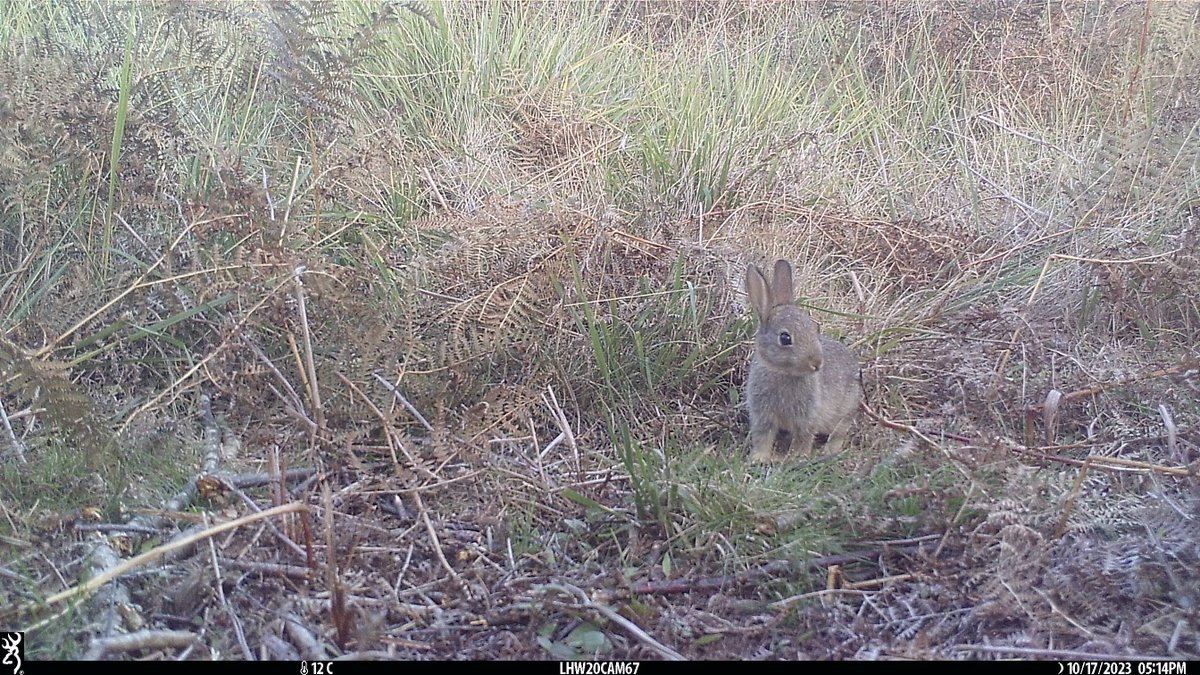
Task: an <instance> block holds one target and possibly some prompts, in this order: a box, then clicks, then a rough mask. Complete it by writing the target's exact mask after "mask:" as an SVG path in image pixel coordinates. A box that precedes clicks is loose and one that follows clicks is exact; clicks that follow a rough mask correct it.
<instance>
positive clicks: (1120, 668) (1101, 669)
mask: <svg viewBox="0 0 1200 675" xmlns="http://www.w3.org/2000/svg"><path fill="white" fill-rule="evenodd" d="M1058 673H1059V675H1187V661H1059V662H1058Z"/></svg>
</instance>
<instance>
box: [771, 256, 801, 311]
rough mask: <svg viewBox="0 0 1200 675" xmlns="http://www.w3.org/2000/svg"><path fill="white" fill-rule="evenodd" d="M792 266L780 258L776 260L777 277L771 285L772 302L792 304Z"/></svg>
mask: <svg viewBox="0 0 1200 675" xmlns="http://www.w3.org/2000/svg"><path fill="white" fill-rule="evenodd" d="M794 297H795V296H793V295H792V266H791V265H790V264H788V261H786V260H784V259H783V258H780V259H779V260H776V261H775V279H774V281H773V282H772V286H771V302H772V304H775V305H790V304H792V301H793V300H792V299H793V298H794Z"/></svg>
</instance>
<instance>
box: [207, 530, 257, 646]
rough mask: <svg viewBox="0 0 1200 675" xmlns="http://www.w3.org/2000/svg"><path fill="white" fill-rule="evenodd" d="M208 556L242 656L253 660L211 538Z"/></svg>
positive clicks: (222, 603) (219, 595) (218, 594)
mask: <svg viewBox="0 0 1200 675" xmlns="http://www.w3.org/2000/svg"><path fill="white" fill-rule="evenodd" d="M207 520H208V519H207V518H205V523H204V524H205V526H208V522H207ZM208 556H209V560H210V561H211V562H212V568H213V578H214V579H216V580H217V583H216V584H214V585H215V586H216V587H217V599H218V600H220V602H221V607H223V608H224V609H225V614H227V615H228V616H229V622H230V625H232V626H233V634H234V635H235V636H236V637H237V643H238V646H239V647H241V649H242V658H244V659H246V660H247V661H253V660H255V659H254V652H252V651H250V645H248V644H246V632H245V631H243V630H242V620H241V618H240V617H239V616H238V614H237V612H236V611H234V609H233V607H231V606H230V604H229V600H228V599H226V597H225V584H222V583H221V581H220V580H221V579H222V578H223V577H224V575H222V574H221V563H219V562H218V561H217V546H216V544H215V543H213V540H212V539H211V538H210V539H209V540H208Z"/></svg>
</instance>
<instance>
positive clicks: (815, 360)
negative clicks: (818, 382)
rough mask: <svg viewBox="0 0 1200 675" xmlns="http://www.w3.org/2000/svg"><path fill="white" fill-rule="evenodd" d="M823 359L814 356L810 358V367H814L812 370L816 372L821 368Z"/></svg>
mask: <svg viewBox="0 0 1200 675" xmlns="http://www.w3.org/2000/svg"><path fill="white" fill-rule="evenodd" d="M821 361H822V359H821V357H819V356H814V357H812V358H811V359H809V360H808V366H809V367H810V368H812V371H813V372H814V373H815V372H817V371H818V370H820V369H821Z"/></svg>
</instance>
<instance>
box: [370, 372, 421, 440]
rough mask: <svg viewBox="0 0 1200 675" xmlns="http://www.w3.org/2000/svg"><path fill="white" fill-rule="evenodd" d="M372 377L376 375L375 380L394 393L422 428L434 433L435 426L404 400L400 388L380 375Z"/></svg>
mask: <svg viewBox="0 0 1200 675" xmlns="http://www.w3.org/2000/svg"><path fill="white" fill-rule="evenodd" d="M372 375H374V376H375V379H376V380H379V382H380V383H381V384H382V385H383V386H385V387H387V389H388V391H390V392H392V395H393V396H395V397H396V400H397V401H400V405H402V406H404V409H405V410H407V411H408V413H409V414H410V415H412V416H413V417H414V418H416V420H417V421H418V422H420V423H421V426H423V427H425V430H426V431H428V432H429V433H431V434H432V433H433V425H432V424H430V423H429V421H428V420H426V419H425V416H424V415H422V414H421V411H419V410H417V409H416V408H415V407H414V406H413V404H411V403H409V402H408V399H406V398H404V394H401V393H400V388H399V387H397V386H396V385H394V384H392V383H391V382H388V381H387V380H386V379H385V378H384V377H383V376H382V375H380V374H379V373H372Z"/></svg>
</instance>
